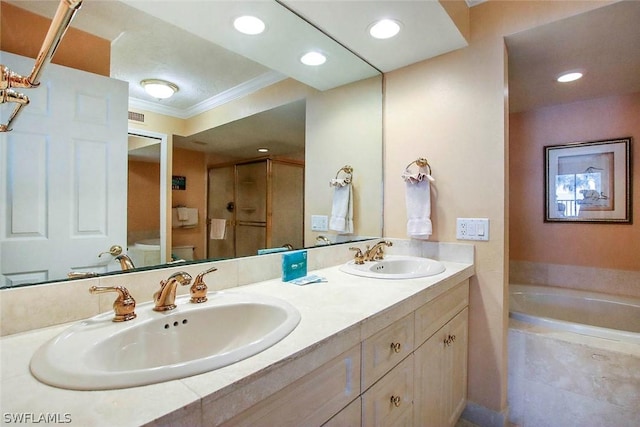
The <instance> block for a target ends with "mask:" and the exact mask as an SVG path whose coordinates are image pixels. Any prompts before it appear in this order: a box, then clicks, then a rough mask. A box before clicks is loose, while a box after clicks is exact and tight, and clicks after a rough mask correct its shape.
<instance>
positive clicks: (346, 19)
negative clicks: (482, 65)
mask: <svg viewBox="0 0 640 427" xmlns="http://www.w3.org/2000/svg"><path fill="white" fill-rule="evenodd" d="M282 1H283V2H284V5H286V8H285V7H283V5H281V4H279V3H277V2H275V1H273V0H268V1H265V0H257V1H249V0H242V1H240V0H200V1H196V0H193V1H178V0H155V1H148V0H142V1H141V0H126V1H125V2H120V1H115V0H106V1H105V0H84V3H83V6H82V8H81V10H80V11H79V13H78V14H77V16H76V18H75V19H74V21H73V24H72V25H73V26H74V27H77V28H80V29H82V30H84V31H87V32H91V33H93V34H96V35H98V36H100V37H103V38H105V39H108V40H111V41H112V57H111V67H112V76H113V77H115V78H118V79H121V80H125V81H128V82H129V83H130V96H131V98H130V104H131V105H132V106H138V107H139V108H143V109H146V110H149V111H156V112H160V113H163V114H168V115H172V116H176V117H182V118H187V117H190V116H193V115H195V114H197V113H199V112H201V111H205V110H206V109H209V108H212V107H213V106H216V105H220V104H221V103H224V102H227V101H228V100H231V99H234V98H235V97H239V96H243V95H244V94H246V93H249V92H251V91H254V90H257V89H259V88H261V87H264V86H266V85H269V84H272V83H273V82H276V81H279V80H281V79H283V78H286V76H292V77H294V78H296V79H298V80H300V81H302V82H304V83H306V84H309V85H310V86H313V87H315V88H317V89H319V90H324V89H328V88H331V87H335V86H339V85H341V84H345V83H348V82H351V81H356V80H359V79H361V78H366V77H368V76H371V75H374V74H377V72H378V71H377V70H381V71H383V72H389V71H392V70H394V69H396V68H400V67H403V66H406V65H408V64H411V63H414V62H418V61H421V60H424V59H427V58H430V57H433V56H436V55H439V54H442V53H444V52H448V51H451V50H455V49H459V48H462V47H464V46H465V44H466V42H465V41H464V39H462V37H461V35H460V34H459V32H458V30H457V29H456V28H455V26H454V25H453V23H452V22H451V20H450V19H449V17H448V16H447V15H446V13H445V12H444V10H443V9H442V7H441V6H440V4H439V3H438V2H437V1H434V0H412V1H403V0H384V1H368V0H359V1H350V0H345V1H341V0H321V1H320V0H319V1H305V0H282ZM9 3H12V4H14V5H16V6H18V7H22V8H24V9H27V10H31V11H33V12H35V13H39V14H41V15H44V16H47V17H52V16H53V15H54V13H55V9H56V7H57V3H58V2H57V1H53V0H46V1H37V0H9ZM125 3H126V4H125ZM467 3H468V4H469V5H470V6H475V5H476V4H478V3H482V0H467ZM134 6H135V7H134ZM287 8H291V9H292V10H294V11H295V13H296V14H299V15H301V16H303V17H305V18H306V19H307V20H309V21H310V22H313V24H314V26H315V27H318V28H320V29H322V30H323V31H324V32H325V33H327V34H329V35H330V36H331V37H326V36H324V35H322V34H320V33H319V32H318V31H316V30H315V28H314V26H312V25H310V24H308V23H305V22H304V21H302V20H300V19H297V18H296V16H295V14H293V13H291V11H289V10H287ZM248 12H251V13H252V14H257V15H259V16H261V17H263V18H264V19H265V20H266V21H267V32H266V33H265V34H264V36H265V37H262V36H260V37H258V38H256V37H255V36H244V35H240V34H239V33H236V32H235V31H234V30H232V29H231V22H232V20H233V18H234V17H236V16H238V15H239V14H242V13H248ZM203 17H204V18H205V19H203ZM381 17H390V18H394V19H396V20H398V21H400V22H401V23H402V32H401V33H400V36H399V37H397V38H395V39H391V40H386V41H385V40H374V39H371V38H369V37H368V36H367V34H366V29H367V28H368V26H369V25H370V24H371V23H372V22H373V21H374V20H375V19H377V18H381ZM638 22H640V2H638V1H634V0H631V1H622V2H618V3H614V4H613V5H610V6H606V7H603V8H600V9H596V10H595V11H592V12H588V13H585V14H582V15H578V16H575V17H572V18H568V19H565V20H562V21H557V22H555V23H551V24H548V25H544V26H541V27H537V28H535V29H532V30H529V31H526V32H523V33H519V34H515V35H512V36H509V37H507V38H506V43H507V46H508V51H509V68H510V81H509V92H510V93H509V95H510V107H511V109H512V111H523V110H526V109H530V108H535V107H538V106H543V105H550V104H556V103H563V102H571V101H574V100H578V99H585V98H592V97H599V96H606V95H608V94H614V93H630V92H637V91H640V82H639V80H640V73H639V72H637V70H639V69H640V59H639V58H640V49H638V46H640V25H638ZM267 40H268V41H267ZM212 41H213V42H212ZM316 44H319V45H321V46H322V47H321V50H323V51H324V52H326V53H328V56H329V61H328V62H327V67H326V70H328V71H329V72H325V71H324V70H325V68H323V69H322V70H320V69H309V68H308V67H305V66H302V65H301V64H300V63H299V62H298V58H299V56H300V55H301V54H302V53H303V51H304V50H306V49H307V48H308V47H311V46H312V45H316ZM342 45H346V46H349V48H350V49H351V50H353V51H354V52H355V53H357V55H352V54H351V53H350V52H349V51H348V50H347V49H345V48H344V47H343V46H342ZM358 56H359V57H360V58H364V59H366V61H367V62H369V64H371V65H373V66H371V65H369V64H367V63H366V62H365V61H363V60H361V59H360V58H358ZM573 68H582V69H584V70H585V71H586V73H585V77H584V78H583V79H582V80H580V81H578V82H575V83H572V84H570V85H566V86H562V87H561V86H559V85H557V84H556V83H555V82H554V78H555V76H556V75H557V74H559V73H560V72H561V71H564V70H565V69H573ZM376 69H377V70H376ZM145 78H161V79H166V80H169V81H172V82H174V83H176V84H177V85H178V86H179V87H180V91H179V92H178V94H176V95H175V96H174V97H172V98H170V99H169V100H163V101H158V100H155V99H153V98H151V97H149V96H148V95H147V94H146V93H144V91H143V90H142V88H141V87H140V86H139V82H140V81H141V80H142V79H145ZM298 107H300V105H299V106H298ZM274 114H275V113H274ZM289 114H292V113H291V111H289ZM293 116H296V115H295V114H293ZM237 125H238V124H234V125H233V126H230V129H231V128H233V127H234V126H237ZM289 125H291V124H289ZM227 132H229V131H227ZM234 133H235V131H234ZM205 136H206V135H197V136H194V137H193V138H190V140H193V139H196V137H197V138H201V139H202V138H205ZM256 143H257V142H256ZM191 145H194V146H195V144H191Z"/></svg>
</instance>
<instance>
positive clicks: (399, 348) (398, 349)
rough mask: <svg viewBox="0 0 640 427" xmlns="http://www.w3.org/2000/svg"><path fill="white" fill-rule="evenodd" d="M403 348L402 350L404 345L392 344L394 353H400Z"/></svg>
mask: <svg viewBox="0 0 640 427" xmlns="http://www.w3.org/2000/svg"><path fill="white" fill-rule="evenodd" d="M401 348H402V345H401V344H400V343H399V342H392V343H391V350H393V351H394V353H400V350H401Z"/></svg>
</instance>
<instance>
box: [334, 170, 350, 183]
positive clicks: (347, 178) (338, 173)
mask: <svg viewBox="0 0 640 427" xmlns="http://www.w3.org/2000/svg"><path fill="white" fill-rule="evenodd" d="M340 172H344V173H346V174H347V176H345V177H344V182H346V183H347V184H349V183H350V182H351V174H352V173H353V167H351V166H349V165H344V166H343V167H341V168H340V169H338V172H336V177H335V179H338V175H340Z"/></svg>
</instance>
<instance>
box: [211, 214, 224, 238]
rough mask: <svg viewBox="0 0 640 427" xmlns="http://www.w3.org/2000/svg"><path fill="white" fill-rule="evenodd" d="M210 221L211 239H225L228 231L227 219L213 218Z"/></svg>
mask: <svg viewBox="0 0 640 427" xmlns="http://www.w3.org/2000/svg"><path fill="white" fill-rule="evenodd" d="M210 221H211V230H209V239H211V240H223V239H224V237H225V235H226V232H227V220H226V219H224V218H211V220H210Z"/></svg>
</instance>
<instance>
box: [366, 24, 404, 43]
mask: <svg viewBox="0 0 640 427" xmlns="http://www.w3.org/2000/svg"><path fill="white" fill-rule="evenodd" d="M399 32H400V23H399V22H398V21H396V20H394V19H381V20H379V21H377V22H374V23H373V24H371V25H370V26H369V34H371V37H373V38H376V39H390V38H391V37H393V36H395V35H396V34H398V33H399Z"/></svg>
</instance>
